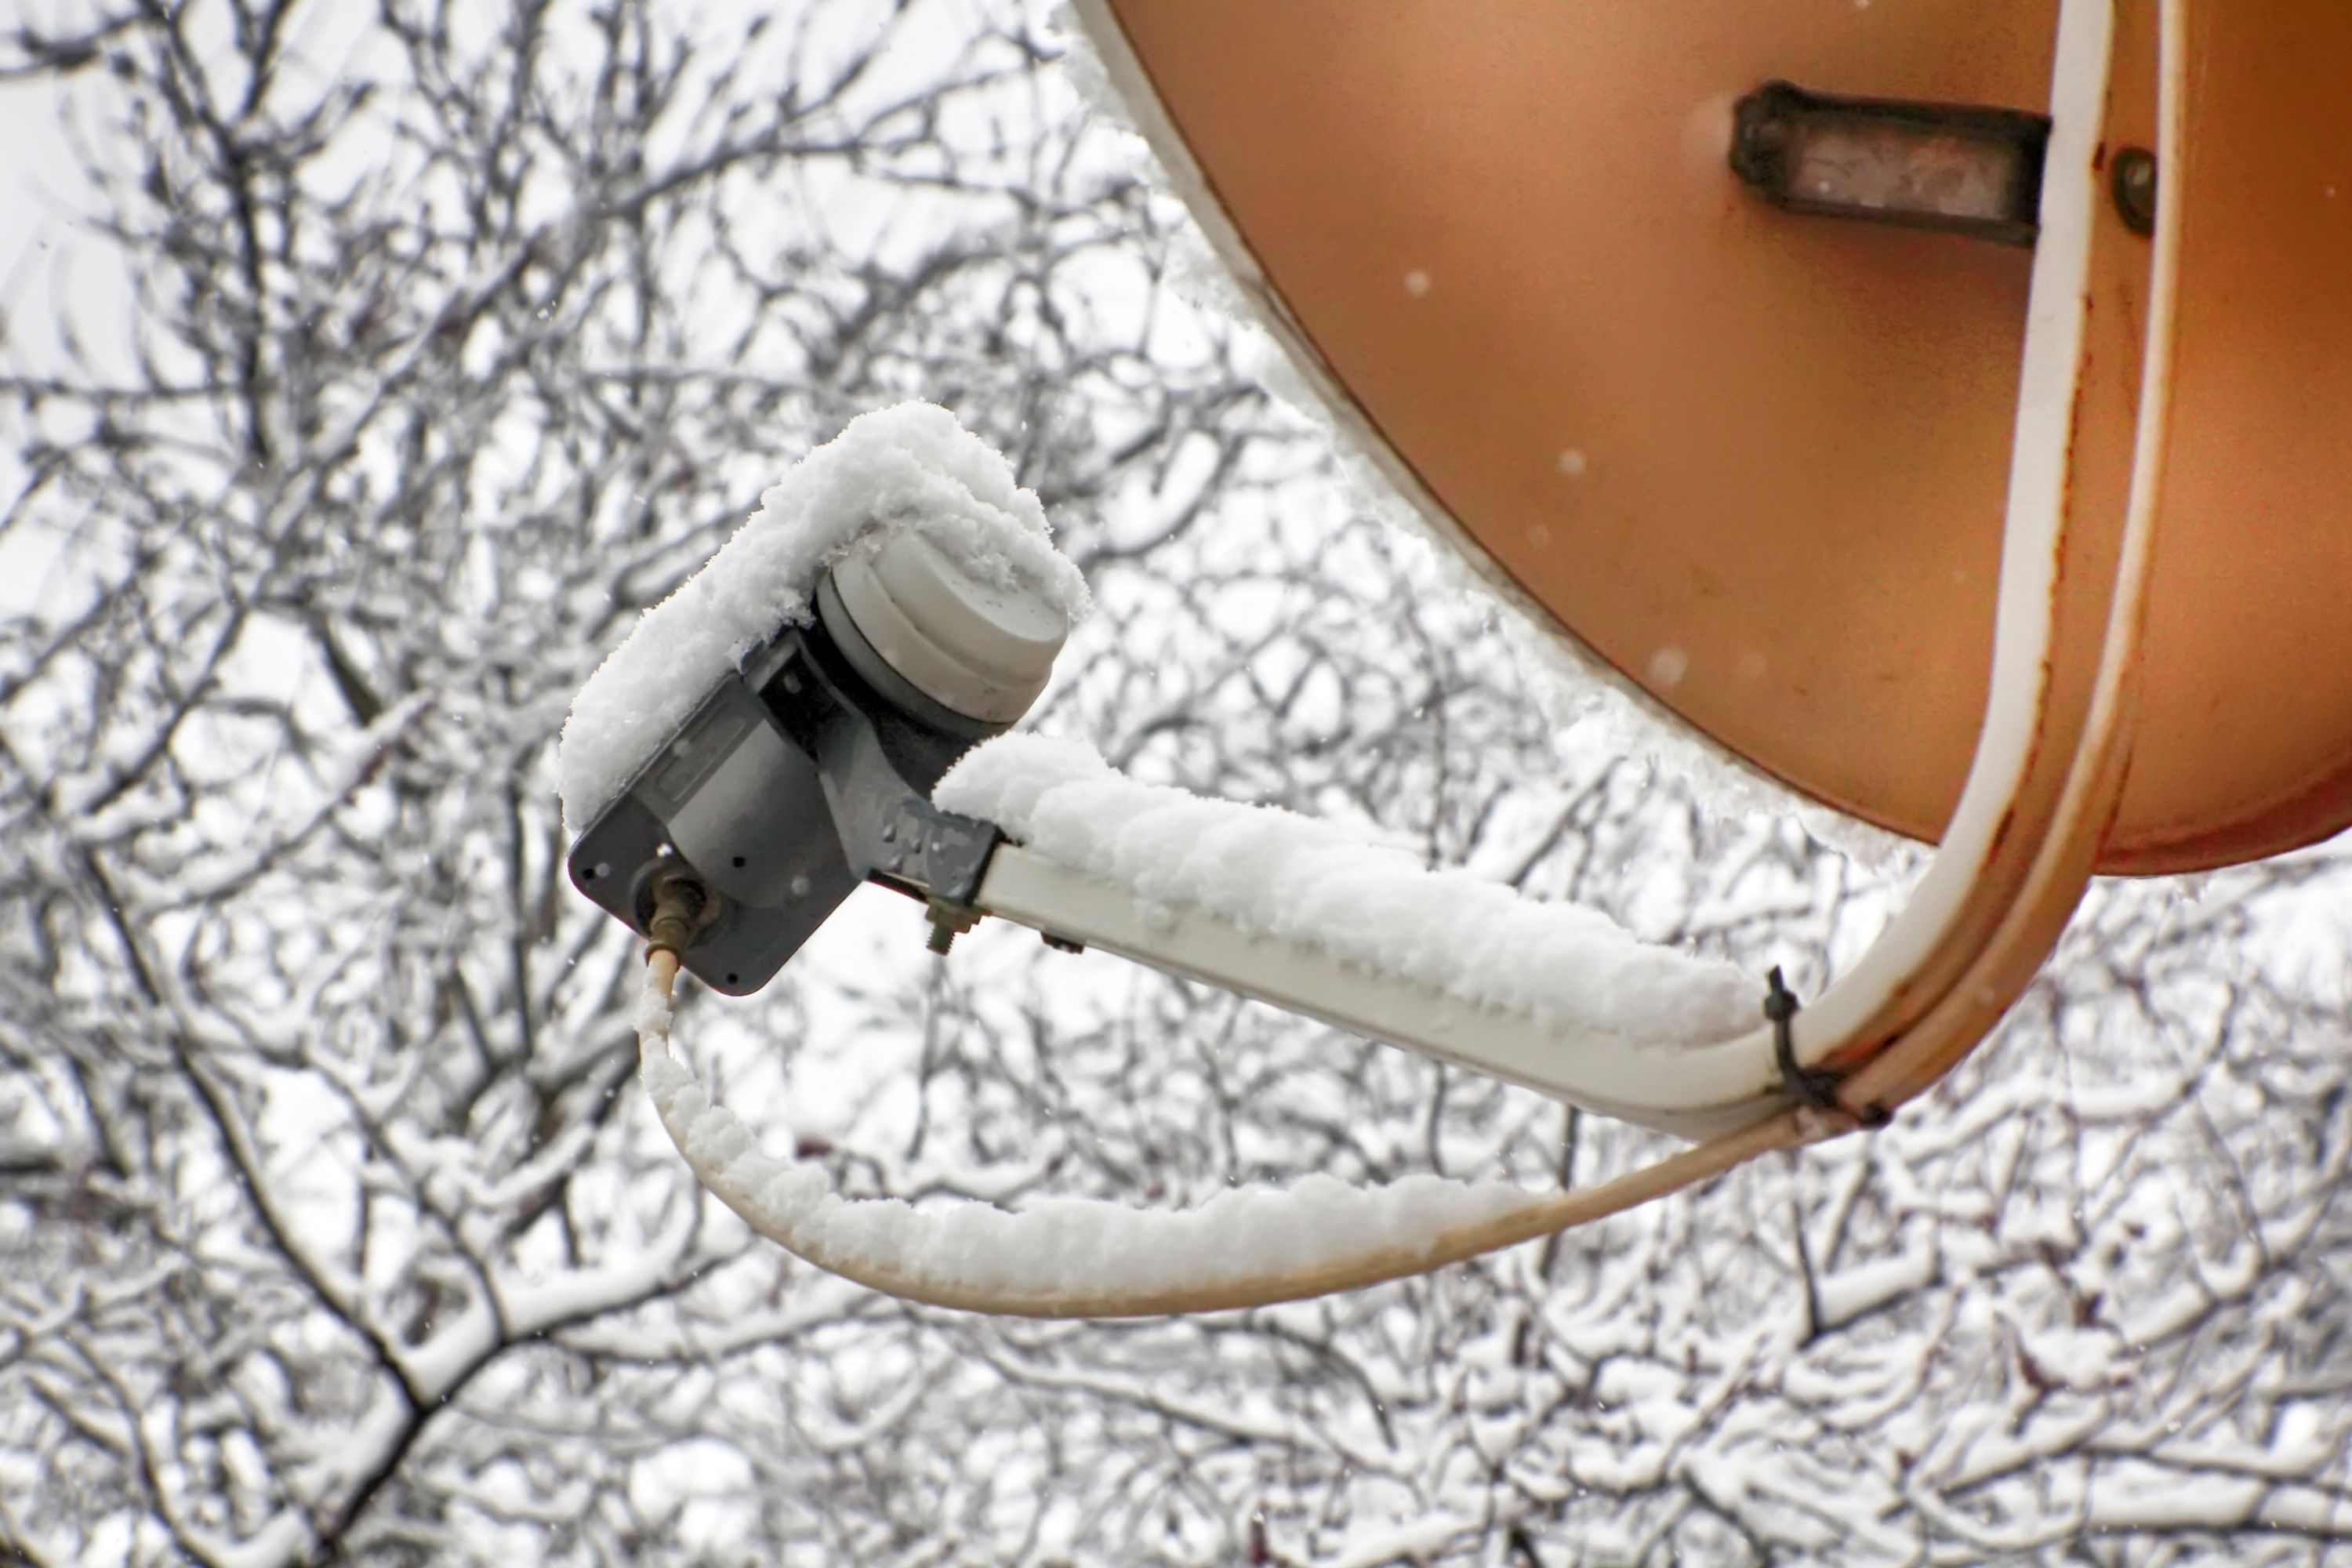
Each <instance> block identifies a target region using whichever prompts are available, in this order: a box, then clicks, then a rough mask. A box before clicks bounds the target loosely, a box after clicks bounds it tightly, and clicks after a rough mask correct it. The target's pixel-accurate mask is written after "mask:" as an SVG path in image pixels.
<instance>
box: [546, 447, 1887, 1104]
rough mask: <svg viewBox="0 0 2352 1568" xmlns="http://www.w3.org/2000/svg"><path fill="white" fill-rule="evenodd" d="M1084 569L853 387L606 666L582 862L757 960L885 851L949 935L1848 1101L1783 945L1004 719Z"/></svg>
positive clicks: (588, 720) (1427, 1028) (1392, 1033)
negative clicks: (1206, 793)
mask: <svg viewBox="0 0 2352 1568" xmlns="http://www.w3.org/2000/svg"><path fill="white" fill-rule="evenodd" d="M931 426H940V428H937V429H934V428H931ZM974 448H977V449H978V450H979V452H980V453H981V455H982V456H984V457H985V458H986V459H987V462H988V463H989V464H992V465H994V467H993V468H986V467H985V466H974V464H973V463H972V462H971V461H969V460H968V459H969V458H971V455H972V450H973V449H974ZM991 498H993V499H991ZM828 563H829V564H828ZM1083 595H1084V589H1083V585H1082V584H1078V583H1077V581H1076V570H1075V568H1074V567H1072V566H1071V565H1070V564H1069V563H1068V562H1067V561H1066V559H1065V558H1063V557H1061V556H1060V555H1059V554H1058V553H1056V552H1054V551H1053V549H1052V546H1051V543H1050V542H1049V541H1048V540H1047V537H1046V534H1045V519H1044V515H1043V512H1042V510H1038V509H1037V507H1036V502H1035V499H1034V497H1032V496H1028V495H1027V494H1026V492H1021V491H1018V490H1017V489H1015V488H1014V487H1013V484H1012V481H1011V477H1010V474H1009V472H1007V471H1006V470H1005V469H1004V468H1003V461H1002V459H1001V458H997V457H996V456H995V455H994V454H993V453H988V452H986V450H985V448H983V447H980V444H979V443H978V442H977V441H975V440H974V439H973V438H972V437H969V436H967V435H965V434H964V433H963V432H961V430H958V429H956V428H955V427H954V426H953V425H952V422H951V421H950V420H949V419H948V416H946V415H945V414H944V412H943V411H940V410H937V409H931V410H928V411H910V410H908V409H898V410H892V411H889V413H887V414H885V415H877V416H868V417H867V419H866V420H861V421H859V422H858V423H857V424H856V425H853V426H851V429H850V430H849V431H848V432H845V434H844V436H843V437H842V438H841V440H839V441H837V442H835V443H834V444H832V446H830V447H824V448H820V449H819V450H818V451H817V452H815V453H813V454H811V456H810V458H808V459H807V460H806V461H804V462H803V464H802V465H801V466H800V468H796V469H794V470H793V475H792V476H788V478H787V479H786V481H785V482H784V483H783V484H782V485H779V486H778V487H776V489H775V490H772V492H771V493H770V498H769V500H768V502H767V504H766V508H765V510H764V511H763V514H762V516H761V518H760V519H757V520H755V521H754V522H753V523H752V524H751V525H750V526H747V528H746V529H745V530H744V531H743V532H742V533H740V534H739V535H738V536H737V537H736V539H735V540H733V541H731V542H730V543H729V544H728V545H727V546H726V547H725V548H724V549H722V550H721V551H720V552H719V554H718V555H717V556H715V557H713V559H712V561H711V562H710V563H709V565H707V566H706V567H705V568H704V569H703V570H702V571H701V572H699V573H698V574H696V575H695V577H693V578H692V579H689V580H688V583H687V584H685V585H684V586H682V587H681V588H680V590H679V591H678V593H677V595H675V596H674V597H673V598H672V599H671V600H669V601H667V602H665V603H664V604H663V605H660V606H657V607H656V609H655V610H653V611H651V612H649V613H648V615H647V616H646V620H645V621H644V622H643V623H641V625H640V626H639V627H638V629H637V630H636V631H635V633H633V634H632V636H631V638H630V639H629V641H628V642H626V643H625V644H624V645H623V646H622V647H621V648H620V649H618V650H616V652H615V653H614V656H613V658H611V659H609V660H608V661H607V663H606V665H605V666H604V668H602V669H600V670H599V671H598V672H597V675H596V676H595V677H594V678H593V679H591V681H590V683H589V685H588V687H587V688H585V689H583V692H582V694H581V698H580V700H579V701H578V702H577V703H575V705H574V707H573V711H572V724H571V726H569V727H567V729H566V731H565V739H564V754H563V757H562V764H563V769H564V773H565V776H566V797H565V798H566V805H567V809H572V808H582V807H585V808H588V809H587V810H586V812H585V815H586V816H587V826H586V827H585V829H584V830H583V832H582V833H581V835H580V837H579V838H578V840H577V842H576V843H575V844H574V845H573V847H572V853H571V856H570V858H569V866H570V870H571V874H572V880H573V883H574V885H575V886H577V887H578V888H579V889H581V891H582V892H583V893H584V894H586V895H587V896H588V897H589V898H590V899H592V900H594V901H595V902H596V903H598V904H599V905H601V906H602V907H603V908H604V909H605V910H608V911H610V912H611V913H612V914H613V915H614V916H615V917H617V918H618V919H620V920H621V921H624V922H625V923H626V924H628V925H629V926H630V927H631V928H632V929H633V930H635V931H637V932H639V933H640V934H641V935H646V936H647V937H648V938H649V940H650V939H651V938H652V935H653V932H654V931H655V926H656V911H657V910H658V911H659V912H660V913H661V915H662V917H663V923H662V926H661V930H662V932H663V935H662V938H661V939H660V941H659V942H657V943H656V945H658V946H660V947H662V948H664V949H665V950H667V951H670V952H675V954H676V955H677V960H678V962H679V963H680V964H682V966H683V967H684V968H686V969H687V970H688V972H690V973H693V974H695V975H696V976H697V977H698V978H699V979H701V980H702V981H703V982H704V983H705V984H708V985H709V986H710V987H712V988H713V989H715V990H718V991H720V992H723V993H726V994H733V995H741V994H747V993H750V992H752V991H756V990H758V989H759V988H760V987H761V986H762V985H764V984H766V983H767V982H768V981H769V980H770V979H772V977H773V976H774V975H775V973H777V971H778V970H779V969H781V968H782V965H783V964H784V963H786V962H787V961H788V960H789V959H790V958H791V956H792V955H793V952H796V951H797V950H798V949H799V948H800V946H801V945H802V944H803V942H806V941H807V940H808V938H809V937H810V936H811V935H812V934H813V933H814V931H816V929H817V928H818V926H820V925H821V924H823V923H824V920H825V918H826V917H827V916H828V915H829V914H830V913H831V912H832V911H833V910H834V909H835V908H836V907H837V906H838V905H839V904H840V903H841V901H842V900H844V899H845V898H846V897H847V896H848V894H849V893H850V891H851V890H852V889H855V888H856V886H857V884H858V883H859V882H861V881H874V882H878V883H880V884H882V885H884V886H886V887H889V888H892V889H896V890H898V891H899V892H902V893H905V894H908V895H909V896H911V897H914V898H916V899H919V900H925V901H926V902H927V903H928V904H929V910H930V914H931V920H932V944H933V946H934V947H935V948H938V949H941V950H944V948H945V946H946V943H947V941H948V939H949V938H950V937H951V936H952V935H953V933H954V932H955V931H960V930H961V929H964V928H965V927H967V926H968V925H970V924H971V922H972V921H976V920H977V919H979V918H980V917H981V916H982V915H985V914H994V915H998V916H1000V917H1002V918H1003V919H1006V920H1008V921H1013V922H1015V923H1018V924H1022V925H1026V926H1030V927H1032V928H1034V929H1035V930H1037V931H1040V932H1041V933H1043V934H1044V935H1045V937H1046V939H1047V940H1048V941H1049V942H1053V943H1054V944H1055V945H1056V946H1060V947H1066V948H1077V947H1091V948H1098V949H1102V950H1105V951H1108V952H1113V953H1117V954H1119V955H1121V956H1124V957H1127V958H1130V959H1133V960H1136V961H1138V962H1140V963H1147V964H1150V965H1151V966H1152V967H1154V968H1157V969H1160V970H1162V971H1164V972H1167V973H1172V974H1176V975H1179V976H1181V977H1183V978H1186V979H1190V980H1194V981H1199V982H1202V983H1204V984H1213V985H1217V986H1220V987H1223V988H1224V989H1226V990H1230V991H1233V992H1235V993H1238V994H1242V995H1244V996H1248V997H1252V998H1255V999H1256V1000H1260V1001H1264V1002H1267V1003H1271V1004H1273V1005H1276V1006H1278V1007H1282V1008H1285V1009H1286V1010H1288V1011H1291V1012H1295V1013H1298V1014H1302V1015H1305V1016H1309V1017H1314V1018H1318V1019H1321V1020H1324V1021H1326V1022H1328V1023H1331V1024H1334V1025H1337V1026H1340V1027H1342V1028H1345V1029H1348V1030H1349V1031H1351V1032H1355V1033H1358V1034H1361V1035H1364V1036H1367V1037H1372V1038H1375V1039H1381V1040H1385V1041H1388V1042H1390V1043H1391V1044H1395V1045H1399V1046H1402V1047H1407V1048H1409V1049H1412V1050H1415V1051H1418V1052H1420V1053H1422V1054H1423V1055H1426V1056H1432V1057H1435V1058H1439V1059H1442V1060H1446V1061H1452V1062H1456V1063H1459V1064H1461V1065H1464V1066H1466V1067H1471V1068H1476V1069H1477V1070H1480V1071H1482V1072H1486V1073H1489V1074H1492V1075H1494V1076H1496V1077H1499V1078H1503V1079H1508V1080H1511V1081H1513V1082H1517V1083H1520V1084H1524V1085H1527V1086H1528V1087H1530V1088H1533V1089H1539V1090H1541V1091H1543V1092H1545V1093H1548V1094H1551V1095H1555V1096H1557V1097H1559V1098H1561V1099H1563V1100H1570V1101H1571V1102H1573V1103H1576V1104H1579V1105H1582V1106H1586V1107H1588V1108H1591V1109H1592V1110H1597V1111H1600V1112H1601V1113H1603V1114H1606V1115H1610V1116H1613V1117H1617V1118H1620V1119H1622V1120H1625V1121H1634V1122H1639V1123H1642V1124H1643V1125H1647V1126H1651V1127H1654V1128H1658V1129H1660V1130H1663V1131H1670V1132H1675V1133H1678V1134H1682V1135H1685V1136H1693V1137H1706V1136H1710V1135H1713V1134H1716V1133H1719V1132H1723V1131H1727V1130H1731V1129H1737V1128H1739V1127H1744V1126H1747V1125H1749V1124H1751V1123H1754V1122H1756V1121H1759V1119H1761V1118H1765V1117H1769V1116H1770V1115H1772V1114H1773V1113H1775V1112H1776V1111H1777V1110H1780V1109H1781V1108H1783V1107H1785V1106H1786V1105H1787V1104H1788V1103H1789V1101H1790V1098H1791V1097H1792V1096H1793V1098H1795V1099H1797V1100H1800V1101H1802V1102H1804V1103H1806V1104H1808V1105H1811V1106H1812V1107H1814V1108H1815V1109H1818V1110H1824V1111H1829V1112H1832V1113H1834V1116H1833V1119H1835V1120H1841V1121H1843V1120H1845V1119H1846V1117H1847V1112H1846V1110H1844V1109H1841V1107H1840V1106H1839V1105H1838V1104H1837V1102H1836V1100H1835V1094H1836V1089H1837V1082H1836V1079H1835V1078H1834V1077H1833V1076H1832V1074H1831V1073H1829V1072H1828V1071H1824V1070H1814V1069H1815V1068H1817V1064H1819V1062H1820V1059H1821V1055H1822V1053H1821V1052H1820V1051H1819V1049H1818V1047H1816V1048H1814V1049H1807V1048H1806V1047H1808V1046H1809V1045H1811V1044H1813V1042H1811V1041H1810V1040H1809V1039H1808V1038H1807V1036H1806V1034H1805V1032H1804V1028H1803V1027H1802V1026H1800V1025H1799V1024H1798V1022H1797V1020H1796V1019H1795V1016H1794V1015H1795V1007H1794V1002H1793V998H1791V997H1790V996H1789V995H1788V994H1787V993H1786V992H1785V991H1782V990H1780V989H1778V988H1777V987H1776V988H1775V989H1774V990H1773V991H1772V992H1771V993H1770V995H1771V996H1772V998H1773V1000H1774V1001H1775V1002H1776V1004H1778V1005H1779V1006H1780V1010H1779V1011H1778V1012H1776V1013H1772V1014H1769V1015H1768V1014H1767V1013H1766V1011H1765V1009H1764V1007H1763V1004H1764V1002H1765V1000H1766V997H1767V994H1768V993H1767V989H1766V987H1765V986H1764V984H1761V982H1760V979H1759V977H1758V976H1754V975H1749V974H1747V973H1742V972H1741V971H1739V970H1738V969H1736V968H1735V967H1733V966H1732V965H1730V964H1727V963H1722V962H1720V961H1719V960H1714V959H1707V958H1702V957H1699V956H1696V955H1693V954H1689V953H1685V952H1676V951H1675V950H1674V949H1671V948H1665V947H1660V946H1656V945H1653V944H1649V943H1644V942H1641V941H1639V940H1637V939H1636V938H1634V937H1633V935H1631V934H1630V933H1628V932H1627V931H1624V930H1622V928H1620V927H1618V926H1617V925H1616V924H1615V923H1614V922H1612V921H1609V920H1607V919H1606V918H1605V917H1602V916H1601V915H1599V914H1597V913H1595V912H1593V911H1591V910H1583V909H1580V908H1578V907H1576V906H1574V905H1570V904H1560V903H1547V902H1543V901H1540V900H1532V899H1527V898H1523V897H1520V896H1519V895H1518V894H1517V892H1516V891H1514V890H1513V889H1509V888H1507V887H1505V886H1502V885H1500V884H1496V883H1493V882H1490V881H1486V880H1485V879H1479V878H1476V877H1475V876H1472V875H1470V874H1468V873H1465V872H1462V871H1431V870H1429V869H1427V868H1424V867H1423V865H1421V863H1420V862H1419V860H1418V859H1417V858H1415V857H1412V856H1411V855H1407V854H1403V853H1402V852H1400V851H1397V850H1395V849H1392V848H1382V847H1379V846H1377V845H1373V844H1370V843H1366V842H1364V841H1362V840H1361V839H1360V838H1357V837H1352V836H1350V835H1349V834H1348V833H1347V832H1345V831H1344V830H1342V829H1339V828H1337V827H1334V826H1330V825H1328V824H1323V823H1318V822H1315V821H1313V820H1311V819H1309V818H1306V817H1303V816H1297V815H1295V814H1292V813H1288V812H1284V811H1279V810H1275V809H1270V808H1265V807H1256V806H1249V805H1241V804H1238V803H1234V802H1224V801H1214V800H1204V799H1202V798H1200V797H1197V796H1193V795H1188V794H1186V793H1184V792H1182V791H1179V790H1171V789H1160V788H1153V787H1150V786H1146V785H1142V784H1137V783H1135V782H1134V781H1131V780H1128V779H1124V778H1122V777H1120V776H1119V775H1118V774H1117V773H1115V772H1113V771H1112V770H1111V769H1109V768H1108V766H1107V765H1106V764H1104V763H1102V762H1101V760H1100V759H1099V758H1098V757H1096V756H1094V755H1093V753H1092V752H1090V751H1087V749H1086V748H1084V747H1080V746H1073V745H1071V744H1070V743H1067V742H1051V741H1046V740H1044V739H1042V738H1040V737H1034V736H1018V737H1016V736H1007V735H1004V734H1003V731H1006V730H1007V729H1008V728H1009V727H1010V726H1011V725H1012V723H1013V721H1015V720H1017V719H1018V718H1020V717H1021V715H1022V714H1023V713H1024V712H1025V711H1026V710H1028V708H1029V707H1030V705H1031V704H1032V703H1033V702H1034V700H1035V699H1036V697H1037V696H1038V694H1039V693H1040V692H1042V691H1043V690H1044V689H1045V684H1046V681H1047V679H1049V677H1050V675H1051V673H1052V668H1053V663H1054V659H1055V655H1056V654H1057V653H1058V652H1059V651H1060V648H1061V646H1062V643H1063V641H1064V639H1065V638H1066V635H1067V632H1068V628H1069V626H1070V622H1071V617H1072V615H1073V613H1074V610H1076V609H1078V608H1082V606H1083ZM739 649H747V650H748V651H746V652H741V653H740V654H739V652H738V650H739ZM1000 737H1001V738H1000ZM992 738H997V739H994V740H993V742H992V743H991V744H985V745H983V744H982V742H991V741H992ZM616 764H620V765H616ZM950 770H952V772H951V771H950ZM681 933H682V934H681ZM1768 1017H1769V1019H1770V1020H1771V1022H1770V1026H1769V1027H1768V1026H1767V1019H1768ZM1805 1023H1806V1024H1808V1025H1810V1024H1811V1017H1810V1016H1809V1017H1808V1018H1807V1020H1805ZM1864 1109H1865V1110H1867V1108H1866V1107H1865V1108H1864ZM1864 1119H1866V1118H1864Z"/></svg>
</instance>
